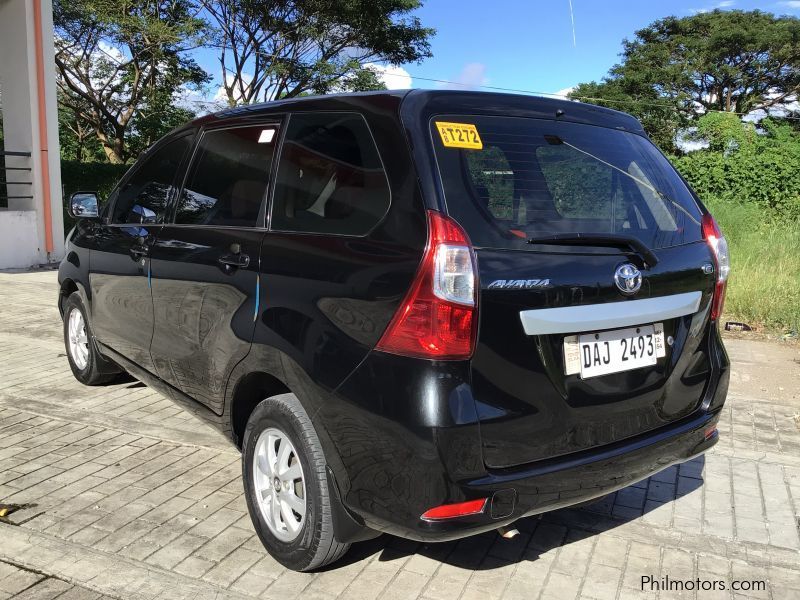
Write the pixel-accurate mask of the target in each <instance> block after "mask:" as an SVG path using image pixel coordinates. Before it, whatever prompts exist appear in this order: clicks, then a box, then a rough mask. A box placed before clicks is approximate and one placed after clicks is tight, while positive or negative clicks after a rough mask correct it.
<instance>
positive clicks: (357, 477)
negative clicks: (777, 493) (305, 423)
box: [314, 328, 729, 541]
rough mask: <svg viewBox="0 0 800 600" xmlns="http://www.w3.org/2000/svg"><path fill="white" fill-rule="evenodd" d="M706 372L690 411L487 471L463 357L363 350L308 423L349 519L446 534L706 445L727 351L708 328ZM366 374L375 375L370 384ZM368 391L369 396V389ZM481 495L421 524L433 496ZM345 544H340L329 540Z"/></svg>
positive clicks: (586, 491) (560, 500)
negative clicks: (613, 438) (476, 504)
mask: <svg viewBox="0 0 800 600" xmlns="http://www.w3.org/2000/svg"><path fill="white" fill-rule="evenodd" d="M710 338H711V339H710V340H709V342H710V343H711V352H710V359H711V362H712V376H711V378H710V381H709V382H708V385H707V387H706V391H705V395H704V398H703V401H702V402H701V403H700V405H699V407H698V408H697V409H696V410H695V411H694V412H693V413H692V414H690V415H688V416H686V417H684V418H682V419H680V420H678V421H675V422H673V423H670V424H665V425H663V426H661V427H658V428H656V429H652V430H650V431H647V432H645V433H641V434H639V435H636V436H633V437H628V438H625V439H623V440H621V441H618V442H615V443H609V444H604V445H602V446H598V447H595V448H590V449H586V450H582V451H578V452H573V453H569V454H565V455H561V456H559V457H556V458H550V459H543V460H537V461H535V462H529V463H525V464H521V465H519V466H514V467H509V468H491V467H487V465H486V463H485V461H484V457H483V448H482V445H481V426H482V423H481V421H480V419H479V416H478V414H477V411H476V402H475V401H474V399H473V396H472V393H471V387H470V385H469V384H468V383H467V382H468V381H469V365H468V364H467V363H460V362H449V363H431V364H428V365H421V364H420V361H418V360H415V359H401V358H399V357H390V356H387V355H383V354H382V353H379V352H373V353H371V354H370V356H369V357H368V358H367V359H366V360H365V361H364V363H363V364H362V365H361V366H360V367H359V369H357V370H356V371H355V372H354V373H353V374H352V375H351V377H349V378H348V379H347V380H346V381H345V382H344V384H343V385H342V386H340V388H339V389H338V390H337V391H336V392H335V393H334V394H333V395H332V396H328V397H327V401H325V402H321V403H320V408H319V411H318V412H317V413H316V414H315V416H314V418H315V421H316V422H317V423H318V424H320V425H321V426H323V427H324V428H325V429H326V430H327V436H328V437H329V439H330V446H329V447H328V448H326V456H328V457H329V458H330V457H334V458H335V459H336V460H335V461H334V462H331V461H330V460H329V464H331V467H332V473H331V475H332V479H333V480H334V485H335V486H336V489H337V491H338V492H339V498H340V499H341V503H342V508H343V511H344V512H345V513H346V514H347V515H349V516H350V517H351V518H352V521H353V525H354V527H356V528H357V527H361V528H363V527H367V528H369V529H372V530H375V531H380V532H386V533H390V534H393V535H397V536H400V537H405V538H409V539H414V540H419V541H447V540H451V539H457V538H462V537H467V536H470V535H473V534H476V533H481V532H483V531H488V530H491V529H495V528H497V527H500V526H503V525H507V524H509V523H512V522H513V521H515V520H517V519H520V518H522V517H525V516H528V515H533V514H537V513H542V512H546V511H550V510H554V509H558V508H562V507H566V506H570V505H574V504H579V503H582V502H586V501H588V500H592V499H594V498H597V497H601V496H603V495H605V494H608V493H611V492H613V491H615V490H618V489H621V488H623V487H626V486H628V485H630V484H632V483H635V482H637V481H641V480H642V479H646V478H647V477H649V476H650V475H652V474H654V473H657V472H658V471H661V470H663V469H665V468H667V467H669V466H671V465H674V464H677V463H681V462H684V461H686V460H689V459H691V458H693V457H695V456H697V455H699V454H701V453H703V452H705V451H706V450H708V449H709V448H711V447H712V446H713V445H714V444H715V443H716V440H717V438H716V434H714V435H713V436H711V437H707V436H706V432H707V431H708V430H709V429H710V428H712V427H713V426H714V425H715V424H716V422H717V420H718V419H719V414H720V409H721V408H722V406H723V404H724V401H725V396H726V395H727V389H728V378H729V368H728V359H727V356H726V354H725V351H724V347H723V346H722V344H721V342H720V340H719V335H718V333H717V332H716V328H715V329H714V331H713V333H712V335H711V336H710ZM375 381H381V382H382V385H381V387H380V388H379V389H378V390H376V387H375V385H374V383H375ZM376 392H377V393H376ZM478 498H488V499H489V502H487V504H486V507H485V509H484V511H483V512H482V513H480V514H477V515H470V516H464V517H459V518H454V519H448V520H446V521H445V520H441V521H426V520H423V519H421V518H420V517H421V515H422V514H423V513H424V512H426V511H427V510H428V509H431V508H433V507H436V506H440V505H443V504H452V503H460V502H464V501H468V500H474V499H478ZM340 541H349V540H340Z"/></svg>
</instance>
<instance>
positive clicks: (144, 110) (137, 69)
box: [53, 0, 208, 163]
mask: <svg viewBox="0 0 800 600" xmlns="http://www.w3.org/2000/svg"><path fill="white" fill-rule="evenodd" d="M192 9H193V5H192V4H191V3H190V1H189V0H55V1H54V2H53V20H54V28H55V34H56V36H55V37H56V39H55V46H56V48H55V50H56V54H55V59H56V68H57V75H58V89H59V92H60V93H59V101H60V104H61V107H62V108H63V109H66V110H68V111H71V113H72V115H73V117H74V118H73V122H74V123H75V124H76V127H81V128H83V129H86V128H88V129H90V130H91V131H92V132H93V135H94V137H96V139H97V140H98V141H99V143H100V146H101V147H102V149H103V152H104V153H105V156H106V157H107V159H108V160H109V161H110V162H112V163H122V162H125V161H127V160H128V158H130V157H131V156H133V155H134V154H135V152H134V151H133V150H132V148H131V147H130V145H129V144H128V142H129V139H130V138H132V137H134V136H137V135H138V136H140V137H142V136H143V137H144V138H145V139H146V140H148V141H149V140H152V139H154V130H153V122H152V120H148V115H152V114H153V113H154V111H162V112H163V111H165V110H167V111H169V110H172V109H171V108H170V107H171V106H172V103H173V100H174V97H175V96H176V94H177V92H178V91H179V90H180V89H181V88H182V87H183V86H199V85H201V84H202V83H204V82H206V81H207V80H208V75H207V74H206V73H205V72H204V71H203V70H202V69H201V68H200V67H199V66H198V65H197V64H196V63H195V61H194V60H193V59H192V58H190V57H188V56H187V55H186V52H187V51H189V50H191V49H193V48H195V47H197V46H198V45H199V44H201V43H202V42H203V33H204V28H205V23H204V21H202V20H201V19H199V18H197V17H195V16H193V12H192ZM78 124H79V125H78ZM162 129H163V130H162V131H161V133H164V132H166V129H164V128H162ZM68 130H69V128H68ZM81 135H82V136H84V133H81Z"/></svg>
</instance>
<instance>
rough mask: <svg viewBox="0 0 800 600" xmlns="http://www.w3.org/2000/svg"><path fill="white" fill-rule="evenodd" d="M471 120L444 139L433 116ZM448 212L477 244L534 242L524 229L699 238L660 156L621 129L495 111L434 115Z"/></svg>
mask: <svg viewBox="0 0 800 600" xmlns="http://www.w3.org/2000/svg"><path fill="white" fill-rule="evenodd" d="M437 121H439V122H441V121H444V122H447V123H457V124H461V126H462V127H472V126H474V127H475V129H476V131H477V132H478V135H479V136H480V144H475V143H472V144H459V143H458V142H452V143H449V144H447V145H446V144H445V141H446V140H443V139H442V135H446V134H441V133H440V130H439V128H437V125H436V122H437ZM431 135H432V139H433V144H434V149H435V153H436V158H437V162H438V164H439V171H440V173H441V177H442V185H443V188H444V192H445V199H446V201H447V210H448V212H449V213H450V214H451V215H452V216H453V217H454V218H455V219H456V220H458V221H459V222H460V223H461V224H462V225H463V226H464V228H465V229H466V230H467V233H468V234H469V236H470V238H471V240H472V242H473V243H474V244H475V245H477V246H484V247H494V248H516V249H521V250H533V251H535V250H537V249H539V248H540V247H539V246H532V245H530V244H527V243H526V242H527V240H528V239H530V238H537V237H546V236H550V235H553V234H559V233H563V234H574V233H584V234H591V233H594V234H613V233H616V234H620V235H626V236H633V237H636V238H638V239H639V240H641V241H642V242H644V243H645V244H646V245H647V246H649V247H651V248H663V247H668V246H675V245H679V244H685V243H689V242H695V241H698V240H700V239H702V233H701V229H700V219H701V213H700V210H699V208H698V206H697V204H696V202H695V201H694V199H693V198H692V196H691V193H690V192H689V190H688V189H687V188H686V186H685V185H684V183H683V181H682V180H681V179H680V177H679V176H678V175H677V173H676V172H675V170H674V169H673V167H672V166H671V165H670V164H669V162H668V161H667V160H666V158H664V156H663V155H662V154H661V153H660V152H659V151H658V150H657V149H656V148H655V146H653V144H652V143H651V142H650V141H649V140H647V139H646V138H644V137H642V136H639V135H636V134H633V133H628V132H624V131H619V130H615V129H608V128H604V127H596V126H591V125H583V124H578V123H568V122H561V121H548V120H541V119H526V118H516V117H501V116H497V117H494V116H464V115H462V116H452V115H450V116H443V117H434V119H432V122H431Z"/></svg>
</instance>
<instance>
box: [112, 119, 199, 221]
mask: <svg viewBox="0 0 800 600" xmlns="http://www.w3.org/2000/svg"><path fill="white" fill-rule="evenodd" d="M191 141H192V136H191V135H185V136H183V137H181V138H178V139H176V140H173V141H171V142H168V143H167V144H164V145H163V146H161V147H160V148H159V149H158V150H156V151H155V152H153V153H152V155H150V156H148V157H147V158H145V159H144V161H143V162H142V164H141V166H139V167H137V168H136V170H135V171H134V172H133V175H131V176H130V177H129V178H128V179H127V180H126V181H125V183H124V184H123V185H122V187H121V188H120V189H119V190H118V191H117V193H116V200H115V201H114V211H113V214H112V216H111V222H112V223H163V222H164V215H165V213H166V210H167V205H168V204H169V202H170V200H171V199H172V196H173V194H174V193H175V191H176V190H175V182H176V178H177V176H178V169H179V168H180V165H181V163H182V162H183V159H184V157H185V156H186V153H187V152H188V151H189V147H190V146H191Z"/></svg>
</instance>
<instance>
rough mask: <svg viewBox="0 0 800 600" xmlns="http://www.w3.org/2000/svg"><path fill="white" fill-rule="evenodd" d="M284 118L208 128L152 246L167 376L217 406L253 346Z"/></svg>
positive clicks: (158, 338)
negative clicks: (280, 124)
mask: <svg viewBox="0 0 800 600" xmlns="http://www.w3.org/2000/svg"><path fill="white" fill-rule="evenodd" d="M277 128H278V124H277V123H262V124H259V125H247V126H239V127H228V128H223V129H214V130H208V131H205V132H204V133H203V134H202V137H201V139H200V141H199V143H198V146H197V149H196V151H195V153H194V157H193V159H192V162H191V165H190V166H189V169H188V172H187V177H186V182H185V185H184V187H183V190H182V192H181V194H180V196H179V198H178V200H177V203H176V207H175V211H174V215H175V216H174V223H170V224H168V225H166V226H165V227H164V228H163V229H162V230H161V231H160V233H159V235H158V239H157V240H156V242H155V244H154V246H153V248H152V262H151V278H152V293H153V306H154V311H155V333H154V335H153V341H152V344H151V347H150V351H151V354H152V356H153V360H154V362H155V366H156V370H157V373H158V375H159V377H161V378H162V379H164V380H165V381H167V382H169V383H170V384H172V385H173V386H175V387H177V388H178V389H180V390H181V391H183V392H184V393H186V394H187V395H189V396H191V397H192V398H194V399H195V400H198V401H199V402H201V403H202V404H205V405H206V406H208V407H209V408H211V409H212V410H214V411H216V412H217V413H221V412H222V406H223V400H224V393H225V384H226V382H227V380H228V376H229V375H230V373H231V371H232V370H233V368H234V367H235V366H236V364H237V363H238V362H239V361H241V360H242V359H243V358H244V357H245V356H246V355H247V353H248V351H249V349H250V344H251V341H252V336H253V327H254V326H255V316H256V310H257V306H258V302H259V297H258V289H257V288H258V277H259V276H258V267H259V253H260V248H261V239H262V237H263V236H264V231H265V230H264V228H263V222H264V212H265V201H266V195H267V189H268V187H269V178H270V173H271V171H272V161H273V156H274V151H275V142H276V140H277V135H276V131H277Z"/></svg>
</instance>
